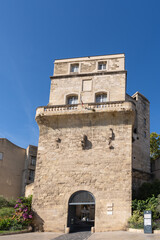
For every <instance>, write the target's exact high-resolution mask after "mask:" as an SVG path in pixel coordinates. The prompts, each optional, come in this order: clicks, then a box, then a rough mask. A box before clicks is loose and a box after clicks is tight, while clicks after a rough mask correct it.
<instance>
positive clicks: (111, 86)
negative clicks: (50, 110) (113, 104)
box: [49, 73, 126, 105]
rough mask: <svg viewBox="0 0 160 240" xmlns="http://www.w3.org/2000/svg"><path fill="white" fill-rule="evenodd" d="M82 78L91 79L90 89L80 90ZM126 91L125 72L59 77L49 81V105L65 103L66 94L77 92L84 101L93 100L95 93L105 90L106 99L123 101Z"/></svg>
mask: <svg viewBox="0 0 160 240" xmlns="http://www.w3.org/2000/svg"><path fill="white" fill-rule="evenodd" d="M83 80H91V81H92V89H91V91H82V84H83ZM125 91H126V74H125V73H121V74H115V75H101V76H92V77H79V76H75V77H74V78H61V79H53V80H52V81H51V91H50V100H49V105H63V104H66V99H67V96H68V95H71V94H77V95H78V102H79V103H81V99H80V96H81V98H82V100H83V102H85V103H91V102H95V93H98V92H107V99H108V101H124V100H125V94H126V93H125Z"/></svg>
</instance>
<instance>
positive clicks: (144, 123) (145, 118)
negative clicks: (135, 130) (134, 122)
mask: <svg viewBox="0 0 160 240" xmlns="http://www.w3.org/2000/svg"><path fill="white" fill-rule="evenodd" d="M144 126H146V118H144Z"/></svg>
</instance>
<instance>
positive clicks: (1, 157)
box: [0, 152, 3, 160]
mask: <svg viewBox="0 0 160 240" xmlns="http://www.w3.org/2000/svg"><path fill="white" fill-rule="evenodd" d="M0 160H3V153H2V152H0Z"/></svg>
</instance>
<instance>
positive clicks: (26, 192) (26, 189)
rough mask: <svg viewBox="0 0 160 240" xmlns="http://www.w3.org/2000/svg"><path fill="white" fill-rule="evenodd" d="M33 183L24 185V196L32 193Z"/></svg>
mask: <svg viewBox="0 0 160 240" xmlns="http://www.w3.org/2000/svg"><path fill="white" fill-rule="evenodd" d="M33 189H34V183H30V184H28V185H26V187H25V197H29V196H30V195H33Z"/></svg>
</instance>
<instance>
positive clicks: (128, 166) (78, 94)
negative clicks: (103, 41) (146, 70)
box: [33, 54, 150, 232]
mask: <svg viewBox="0 0 160 240" xmlns="http://www.w3.org/2000/svg"><path fill="white" fill-rule="evenodd" d="M126 82H127V71H126V70H125V55H124V54H115V55H104V56H93V57H82V58H71V59H60V60H55V62H54V75H53V76H52V77H51V89H50V99H49V104H48V105H47V106H44V107H39V108H37V112H36V121H37V123H38V126H39V130H40V134H39V146H38V155H37V166H36V176H35V183H34V193H33V208H34V210H35V212H36V213H37V224H38V225H39V226H40V223H41V225H42V227H43V229H44V231H61V232H69V231H76V230H80V229H82V228H86V229H88V228H89V229H92V231H96V232H97V231H108V230H122V229H125V228H126V225H127V221H128V218H129V217H130V216H131V201H132V189H133V188H134V190H135V191H136V189H137V188H138V186H139V185H140V184H141V183H142V182H144V181H149V179H150V156H149V135H150V132H149V125H150V117H149V101H148V100H147V99H146V97H144V96H143V95H142V94H140V93H138V92H136V93H135V94H134V95H133V96H129V95H128V94H127V93H126Z"/></svg>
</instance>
